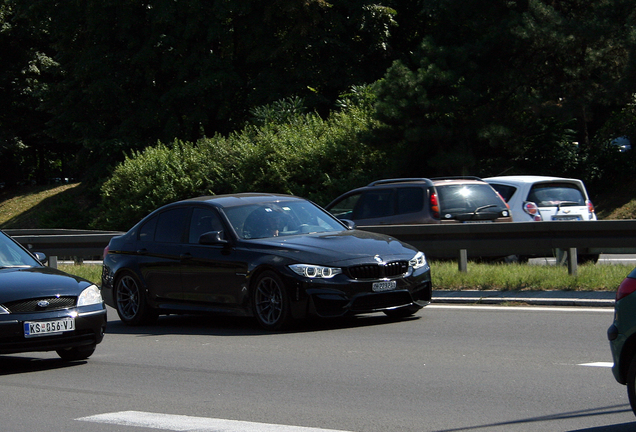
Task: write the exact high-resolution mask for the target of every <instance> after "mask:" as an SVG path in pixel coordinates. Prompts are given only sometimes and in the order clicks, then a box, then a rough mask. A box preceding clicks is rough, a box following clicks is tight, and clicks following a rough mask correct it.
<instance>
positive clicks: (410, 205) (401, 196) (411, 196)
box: [396, 187, 424, 214]
mask: <svg viewBox="0 0 636 432" xmlns="http://www.w3.org/2000/svg"><path fill="white" fill-rule="evenodd" d="M423 207H424V189H422V188H418V187H406V188H400V189H398V191H397V212H396V213H397V214H406V213H417V212H420V211H422V208H423Z"/></svg>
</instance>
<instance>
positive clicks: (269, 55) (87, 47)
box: [19, 0, 394, 163]
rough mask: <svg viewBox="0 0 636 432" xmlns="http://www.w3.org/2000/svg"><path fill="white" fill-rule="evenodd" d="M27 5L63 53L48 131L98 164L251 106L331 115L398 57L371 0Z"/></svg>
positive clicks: (223, 126)
mask: <svg viewBox="0 0 636 432" xmlns="http://www.w3.org/2000/svg"><path fill="white" fill-rule="evenodd" d="M19 11H20V13H21V15H22V16H24V17H25V18H27V19H30V20H31V22H32V23H33V24H32V25H36V23H37V25H38V26H40V27H41V28H42V29H44V30H45V31H46V32H47V34H48V35H49V36H50V41H51V47H52V48H53V49H54V50H55V52H56V55H55V59H56V61H57V62H58V65H59V67H58V75H57V77H56V80H55V81H53V82H52V83H51V87H50V90H49V92H48V94H47V96H48V98H47V101H46V102H47V103H46V104H45V108H46V110H47V112H49V113H51V115H52V121H51V122H50V129H49V132H50V133H51V134H52V136H54V137H56V138H57V139H58V140H59V141H61V142H72V143H81V144H82V145H83V146H85V148H86V149H87V150H88V152H90V153H91V154H92V155H93V156H92V157H93V163H94V162H95V160H97V159H104V158H105V159H110V160H119V159H121V157H122V155H123V151H125V150H127V149H142V148H144V147H145V146H147V145H151V144H154V143H156V142H157V141H162V142H172V141H174V140H175V139H180V140H187V141H196V140H197V139H199V138H202V137H205V136H212V135H214V134H215V133H217V132H220V133H229V132H231V131H233V130H236V129H238V128H240V127H242V125H243V124H244V122H245V121H246V120H247V119H248V117H249V111H250V109H251V108H253V107H256V106H262V105H265V104H267V103H271V102H273V101H276V100H281V99H284V98H289V97H293V96H298V97H302V98H303V99H305V100H306V101H307V104H308V108H309V109H310V110H315V109H319V110H321V111H322V112H323V113H326V112H327V109H325V107H330V106H331V105H332V104H333V102H334V101H335V99H336V97H337V95H338V94H340V93H341V92H342V91H344V90H346V89H347V88H349V87H350V86H351V85H352V84H358V83H359V82H364V81H367V82H368V81H372V80H375V79H377V78H379V77H380V76H381V75H382V74H383V73H384V71H385V69H386V67H387V66H388V65H389V64H390V61H391V59H390V58H389V57H388V55H387V52H388V40H389V36H390V29H391V26H392V25H393V21H392V17H393V15H394V11H392V10H391V9H389V8H386V7H382V6H377V5H375V4H374V3H372V2H369V1H362V0H349V1H333V2H327V1H324V0H308V1H306V2H300V3H299V2H296V1H291V0H280V1H276V2H252V1H248V2H246V1H238V0H230V1H226V0H224V1H221V0H217V1H212V2H210V1H203V0H194V1H188V2H175V1H172V0H154V1H146V2H124V3H122V2H120V1H115V0H103V1H99V2H98V1H94V0H80V1H76V2H61V3H60V2H57V1H54V0H34V1H31V2H28V4H27V3H20V4H19Z"/></svg>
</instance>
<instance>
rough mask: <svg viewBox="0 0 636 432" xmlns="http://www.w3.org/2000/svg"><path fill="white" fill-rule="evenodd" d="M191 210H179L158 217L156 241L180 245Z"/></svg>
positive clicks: (169, 211) (166, 212)
mask: <svg viewBox="0 0 636 432" xmlns="http://www.w3.org/2000/svg"><path fill="white" fill-rule="evenodd" d="M189 210H190V209H187V208H178V209H173V210H168V211H165V212H163V213H161V214H160V215H159V216H158V217H157V229H156V230H155V241H156V242H162V243H180V242H181V239H182V238H183V231H184V227H185V223H186V217H187V215H188V212H189Z"/></svg>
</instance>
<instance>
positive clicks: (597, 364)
mask: <svg viewBox="0 0 636 432" xmlns="http://www.w3.org/2000/svg"><path fill="white" fill-rule="evenodd" d="M579 366H591V367H602V368H611V367H612V366H614V363H612V362H593V363H581V364H580V365H579Z"/></svg>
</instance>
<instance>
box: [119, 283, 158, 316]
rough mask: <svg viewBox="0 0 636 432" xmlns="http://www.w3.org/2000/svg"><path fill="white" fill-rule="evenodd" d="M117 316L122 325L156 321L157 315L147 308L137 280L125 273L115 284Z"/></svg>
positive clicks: (144, 296)
mask: <svg viewBox="0 0 636 432" xmlns="http://www.w3.org/2000/svg"><path fill="white" fill-rule="evenodd" d="M115 300H116V306H117V315H119V319H121V321H122V322H123V323H124V324H128V325H143V324H151V323H152V322H154V321H155V320H156V319H157V313H156V312H155V311H154V310H152V308H150V306H148V302H147V301H146V294H145V292H144V290H143V288H142V286H141V283H140V282H139V280H138V279H137V278H136V277H135V276H133V275H132V274H129V273H126V274H124V275H123V276H122V277H120V278H119V279H117V283H116V284H115Z"/></svg>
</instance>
